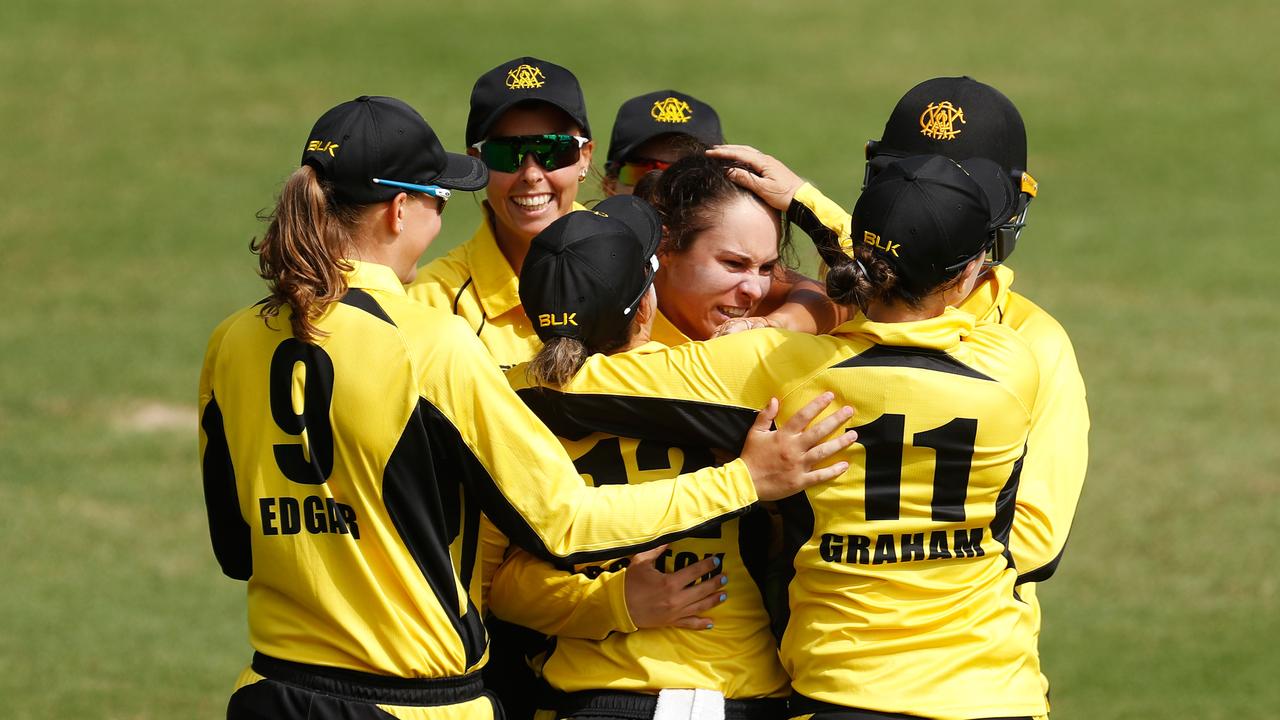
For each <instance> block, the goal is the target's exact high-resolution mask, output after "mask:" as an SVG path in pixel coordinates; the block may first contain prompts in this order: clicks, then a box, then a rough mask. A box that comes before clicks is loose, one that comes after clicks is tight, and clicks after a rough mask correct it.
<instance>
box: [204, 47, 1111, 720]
mask: <svg viewBox="0 0 1280 720" xmlns="http://www.w3.org/2000/svg"><path fill="white" fill-rule="evenodd" d="M466 145H467V153H466V154H454V153H448V152H445V150H444V148H443V146H442V145H441V143H440V141H439V139H438V138H437V137H436V134H435V133H434V131H433V130H432V129H431V127H430V125H428V123H427V122H426V121H425V120H424V119H423V118H422V116H421V115H419V114H418V112H417V111H416V110H414V109H413V108H411V107H410V106H408V105H407V104H405V103H404V102H402V101H400V100H397V99H394V98H388V97H380V96H372V97H371V96H362V97H360V98H357V99H355V100H352V101H349V102H345V103H342V104H340V105H338V106H336V107H334V108H332V109H330V110H329V111H328V112H326V113H325V114H324V115H323V116H322V117H321V118H320V119H319V120H318V121H317V122H316V124H315V126H314V127H313V128H312V130H311V132H310V133H309V135H308V136H307V138H306V141H305V143H304V144H303V152H302V160H301V163H300V166H299V167H298V169H297V170H295V171H294V172H293V174H292V175H291V176H290V177H289V179H288V180H287V181H286V182H285V185H284V187H283V189H282V190H281V193H280V196H279V198H278V200H277V203H276V206H275V209H274V211H273V213H272V214H271V216H270V219H269V226H268V228H267V230H266V232H265V233H264V235H263V236H262V237H261V238H260V239H258V240H256V241H255V242H254V244H253V246H252V247H253V250H254V252H255V253H256V254H257V255H258V256H259V265H260V274H261V275H262V277H263V278H264V279H265V280H266V281H267V284H268V286H269V289H270V295H269V296H268V298H267V299H265V300H263V301H261V302H259V303H257V304H256V305H253V306H251V307H247V308H245V309H243V310H241V311H239V312H237V313H235V314H233V315H231V316H230V317H228V318H227V319H226V320H224V321H223V322H222V323H221V324H220V325H219V326H218V327H217V329H216V330H215V331H214V333H213V336H212V338H211V339H210V342H209V346H208V350H207V352H206V355H205V361H204V368H203V371H202V373H201V379H200V453H201V463H202V470H203V476H204V490H205V498H206V505H207V509H208V517H209V526H210V534H211V537H212V541H213V548H214V553H215V556H216V557H217V560H218V562H219V563H220V565H221V566H222V569H223V571H224V572H225V573H226V574H227V575H228V576H230V577H232V578H236V579H240V580H245V581H247V588H248V610H249V611H248V618H249V631H250V641H251V644H252V645H253V648H254V655H253V660H252V663H251V664H250V666H249V667H247V668H246V669H245V670H244V671H243V672H242V673H241V675H240V677H239V679H238V680H237V682H236V685H235V689H234V692H233V693H232V696H231V700H230V703H229V705H228V710H227V715H228V717H229V718H268V717H270V718H276V717H280V718H294V717H297V718H379V717H383V718H385V717H396V718H403V719H406V720H407V719H412V718H431V719H432V720H439V719H452V718H459V719H461V718H502V717H506V718H511V719H512V720H530V718H534V717H537V718H538V719H539V720H551V719H553V718H619V719H624V720H647V719H648V718H655V719H656V720H676V719H679V720H695V719H696V720H724V719H726V718H727V719H728V720H773V719H779V720H780V719H783V718H807V717H809V716H814V717H816V718H819V720H863V719H866V720H877V719H879V720H884V719H891V718H936V719H938V720H977V719H983V718H990V719H995V718H1041V717H1046V716H1047V715H1048V713H1049V705H1048V681H1047V680H1046V679H1045V677H1044V675H1043V674H1042V673H1041V670H1040V662H1039V653H1038V650H1037V640H1038V636H1039V630H1040V623H1041V617H1040V607H1039V603H1038V601H1037V599H1036V592H1035V588H1036V584H1037V583H1039V582H1042V581H1044V580H1046V579H1048V578H1049V577H1050V576H1051V575H1052V574H1053V572H1054V569H1055V567H1056V566H1057V564H1058V561H1059V559H1060V556H1061V553H1062V550H1063V547H1064V546H1065V543H1066V536H1067V533H1068V531H1069V528H1070V524H1071V521H1072V518H1073V516H1074V512H1075V507H1076V503H1077V500H1078V497H1079V494H1080V490H1081V486H1082V484H1083V481H1084V475H1085V465H1086V459H1087V433H1088V426H1089V421H1088V412H1087V408H1086V404H1085V390H1084V384H1083V381H1082V379H1081V377H1080V373H1079V370H1078V368H1077V365H1076V360H1075V356H1074V351H1073V350H1072V347H1071V343H1070V341H1069V339H1068V338H1067V335H1066V333H1065V332H1064V331H1063V329H1062V327H1061V326H1060V325H1059V324H1058V323H1057V322H1056V321H1055V320H1054V319H1053V318H1052V317H1051V316H1050V315H1049V314H1048V313H1046V312H1045V311H1044V310H1042V309H1040V308H1039V307H1037V306H1036V305H1035V304H1033V303H1032V302H1030V301H1029V300H1027V299H1026V298H1025V297H1024V296H1022V295H1021V294H1019V293H1017V292H1014V291H1013V289H1012V288H1011V285H1012V283H1013V272H1012V270H1010V269H1009V267H1008V265H1007V264H1006V263H1005V261H1006V260H1007V259H1008V257H1009V255H1010V254H1011V253H1012V252H1013V250H1014V248H1015V246H1016V242H1017V240H1018V239H1019V237H1020V235H1021V233H1022V231H1023V227H1024V225H1025V222H1026V217H1027V209H1028V206H1029V204H1030V202H1031V201H1032V200H1033V199H1034V198H1035V196H1036V194H1037V192H1038V185H1037V183H1036V181H1035V180H1034V179H1033V178H1032V176H1031V175H1030V174H1029V173H1028V172H1027V167H1026V165H1027V163H1026V157H1027V146H1026V131H1025V129H1024V127H1023V122H1022V118H1021V116H1020V115H1019V114H1018V111H1017V109H1016V108H1015V107H1014V106H1013V104H1012V103H1011V102H1010V101H1009V100H1008V98H1006V97H1005V96H1004V95H1003V94H1001V93H1000V92H999V91H997V90H995V89H994V88H992V87H990V86H988V85H985V84H982V83H979V82H977V81H974V80H972V79H970V78H935V79H932V80H927V81H925V82H923V83H920V84H919V85H917V86H915V87H914V88H912V89H911V90H910V91H908V92H907V94H906V95H905V96H903V98H902V99H901V100H900V101H899V102H898V104H897V106H896V107H895V108H893V110H892V112H891V113H890V115H889V119H888V121H887V123H886V124H885V127H884V131H883V133H882V135H881V137H880V139H879V140H872V141H870V142H868V143H867V145H866V158H865V160H866V162H865V165H861V164H860V165H859V166H858V167H856V168H851V169H850V175H851V176H852V177H856V175H857V173H861V174H862V177H863V182H862V185H863V189H862V193H861V195H860V196H859V198H858V199H857V202H856V204H855V206H854V207H853V209H852V212H848V211H846V210H845V209H844V208H842V207H841V206H840V205H839V204H837V203H835V202H833V201H832V200H830V199H828V198H827V197H825V196H824V195H822V194H821V193H820V192H819V191H818V189H817V188H815V187H814V186H813V185H811V184H809V183H807V182H805V181H804V180H802V179H801V178H800V176H799V175H797V174H796V173H795V172H793V171H792V170H791V169H790V168H789V167H787V165H785V164H784V163H783V162H782V161H780V160H778V159H776V158H774V157H772V156H769V155H766V154H764V153H762V152H760V151H758V150H755V149H754V148H751V147H747V146H743V145H729V144H725V137H724V135H723V131H722V128H721V123H720V117H719V116H718V115H717V113H716V111H715V110H714V109H713V108H712V107H711V106H709V105H708V104H706V103H704V102H702V101H700V100H698V99H696V98H694V97H692V96H689V95H687V94H685V93H682V92H678V91H675V90H663V91H658V92H654V93H649V94H646V95H642V96H639V97H636V98H633V99H631V100H628V101H627V102H626V103H624V104H623V105H622V106H621V108H619V110H618V113H617V118H616V120H615V122H614V126H613V132H612V135H611V137H610V141H609V145H608V148H607V151H606V155H607V158H606V163H605V165H604V166H605V173H604V175H603V178H601V179H600V180H599V183H600V189H601V190H602V191H603V193H604V195H605V196H606V198H605V199H604V200H602V201H600V202H598V203H595V204H594V205H593V206H592V207H591V208H589V209H588V208H587V207H585V206H583V205H581V204H579V203H578V201H577V197H578V191H579V189H580V188H581V187H583V186H584V185H585V184H586V183H587V182H588V180H589V179H591V181H592V182H594V181H595V179H594V178H592V155H593V153H594V150H595V142H594V139H593V135H592V133H591V126H590V123H589V121H588V116H587V108H586V103H585V100H584V96H583V92H582V89H581V88H580V86H579V84H578V81H577V78H576V77H575V76H574V75H573V73H571V72H570V71H569V70H567V69H565V68H563V67H560V66H558V65H555V64H553V63H550V62H547V61H544V60H540V59H538V58H532V57H523V58H517V59H515V60H512V61H510V62H507V63H503V64H501V65H498V66H497V67H495V68H493V69H492V70H490V71H488V72H486V73H484V74H483V75H481V76H480V78H479V79H478V80H477V81H476V83H475V86H474V89H473V91H472V95H471V100H470V113H469V115H468V119H467V127H466ZM481 190H483V191H484V193H485V194H484V198H485V199H484V201H483V203H482V206H483V209H484V216H483V219H482V222H481V225H480V227H479V228H478V229H477V230H476V232H475V234H474V235H473V236H472V238H471V239H470V240H469V241H468V242H466V243H464V244H463V245H461V246H459V247H458V248H456V249H455V250H453V251H452V252H450V253H449V254H448V255H446V256H444V257H442V258H440V259H437V260H435V261H433V262H430V263H428V264H427V265H425V266H424V267H422V268H421V269H419V268H418V262H419V261H420V258H421V256H422V254H423V253H424V252H425V250H426V249H427V247H428V245H429V244H430V243H431V242H432V240H434V239H435V237H436V236H437V235H438V233H439V231H440V228H441V222H442V218H443V213H444V209H445V206H446V203H447V201H448V200H449V199H450V198H451V196H452V194H453V193H455V192H476V191H481ZM793 230H798V231H800V232H802V233H803V234H804V235H805V236H807V238H808V239H809V240H810V241H812V242H813V244H814V246H815V248H816V249H817V251H818V253H819V255H820V257H821V259H822V263H823V277H822V279H821V280H815V279H812V278H808V277H805V276H804V275H802V274H801V273H799V272H797V271H796V270H794V269H792V268H790V267H788V265H789V259H790V258H791V256H792V247H791V244H792V242H793V241H794V238H793V236H792V235H793ZM796 237H799V234H798V233H797V234H796Z"/></svg>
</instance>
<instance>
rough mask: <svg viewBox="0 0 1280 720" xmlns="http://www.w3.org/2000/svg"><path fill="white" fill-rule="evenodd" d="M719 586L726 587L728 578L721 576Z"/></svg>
mask: <svg viewBox="0 0 1280 720" xmlns="http://www.w3.org/2000/svg"><path fill="white" fill-rule="evenodd" d="M720 584H721V585H728V584H729V576H728V575H721V576H720Z"/></svg>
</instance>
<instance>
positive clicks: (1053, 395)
mask: <svg viewBox="0 0 1280 720" xmlns="http://www.w3.org/2000/svg"><path fill="white" fill-rule="evenodd" d="M711 153H712V154H714V155H717V156H720V157H725V158H727V159H733V160H736V161H738V162H741V163H744V164H746V165H748V166H750V167H751V168H752V169H753V170H754V173H741V174H735V179H737V180H738V181H739V182H742V184H743V185H744V186H746V187H750V188H752V189H753V190H755V191H756V192H757V193H759V195H760V196H761V197H762V198H764V199H765V200H767V201H768V202H769V203H770V205H772V206H774V207H775V208H779V209H781V208H789V209H788V216H789V217H790V218H791V219H792V220H793V221H794V222H796V223H797V224H799V225H801V226H802V227H804V228H806V229H807V230H808V231H809V232H810V233H811V234H812V233H813V232H830V233H834V234H836V235H837V236H847V235H848V233H849V227H850V222H851V218H850V216H849V214H848V213H847V212H845V211H844V210H843V209H842V208H841V207H840V206H839V205H837V204H836V203H834V202H832V201H830V200H828V199H827V198H826V197H824V196H823V195H822V194H821V193H820V192H818V190H817V189H816V188H814V187H813V186H812V185H809V184H807V183H804V181H803V180H801V179H800V178H799V177H798V176H796V175H795V173H793V172H791V171H790V170H788V169H787V168H786V166H785V165H783V164H782V163H780V162H778V161H777V160H775V159H774V158H771V157H769V156H766V155H764V154H763V153H760V152H758V151H756V150H754V149H751V148H747V147H742V146H731V147H725V148H717V149H715V150H712V151H711ZM917 153H938V154H941V155H946V156H947V157H950V158H952V159H953V160H959V161H963V160H964V159H966V158H970V157H985V158H990V159H992V160H994V161H995V162H997V163H998V164H999V165H1000V166H1001V167H1003V168H1004V169H1005V170H1006V171H1007V172H1008V174H1009V177H1010V179H1011V180H1012V181H1013V184H1014V188H1015V189H1016V190H1017V191H1018V195H1019V197H1018V205H1017V207H1016V208H1015V210H1014V213H1013V215H1012V216H1011V218H1010V219H1009V221H1008V222H1007V223H1005V225H1004V226H1002V227H1001V228H1000V229H999V230H998V231H997V233H996V242H995V245H994V246H993V247H992V252H991V257H990V259H989V263H988V264H989V265H990V266H991V267H989V268H988V269H987V270H986V272H984V273H983V275H982V277H981V278H980V279H979V281H978V284H977V286H976V287H975V288H974V290H973V292H972V293H970V294H969V297H967V298H965V299H964V300H963V302H962V303H961V304H960V305H959V308H960V309H961V310H964V311H965V312H968V313H971V314H973V315H974V316H975V317H976V318H977V319H978V322H980V323H987V322H992V323H999V324H1002V325H1005V326H1007V327H1010V328H1012V329H1013V330H1015V331H1017V333H1018V334H1019V335H1021V336H1022V337H1023V339H1025V340H1026V341H1027V342H1028V343H1029V344H1030V345H1031V350H1032V352H1034V353H1035V356H1036V362H1037V364H1038V365H1039V366H1040V387H1039V388H1038V389H1037V391H1036V404H1035V406H1034V407H1033V408H1032V418H1031V436H1030V441H1029V443H1028V447H1027V457H1026V459H1025V461H1024V462H1023V472H1022V483H1021V485H1020V488H1019V491H1018V501H1017V505H1016V510H1015V512H1014V522H1013V530H1012V534H1011V538H1010V541H1009V550H1010V553H1011V554H1012V556H1013V558H1014V561H1015V563H1016V565H1017V568H1018V582H1019V586H1018V593H1019V595H1020V596H1021V597H1022V599H1023V600H1025V601H1026V602H1027V604H1028V605H1029V606H1030V607H1031V609H1032V612H1033V614H1034V616H1035V627H1036V633H1037V635H1038V634H1039V628H1040V604H1039V601H1038V599H1037V593H1036V587H1035V585H1036V583H1037V582H1039V581H1043V580H1047V579H1048V578H1049V577H1050V576H1051V575H1053V572H1054V570H1055V569H1056V568H1057V566H1058V562H1059V560H1060V559H1061V557H1062V553H1063V549H1064V547H1065V546H1066V542H1067V535H1068V533H1069V531H1070V530H1071V522H1072V520H1073V519H1074V517H1075V511H1076V505H1077V503H1078V501H1079V499H1080V492H1081V489H1082V488H1083V486H1084V478H1085V470H1086V467H1087V465H1088V457H1089V409H1088V404H1087V402H1086V400H1085V386H1084V380H1083V379H1082V378H1081V376H1080V368H1079V365H1078V364H1077V362H1076V356H1075V350H1074V349H1073V348H1072V345H1071V339H1070V338H1069V337H1068V336H1067V333H1066V331H1065V330H1064V329H1063V328H1062V325H1061V324H1059V323H1058V321H1057V320H1055V319H1054V318H1053V316H1051V315H1050V314H1049V313H1047V312H1045V311H1044V310H1043V309H1042V308H1040V307H1039V306H1038V305H1036V304H1035V303H1033V302H1032V301H1031V300H1028V299H1027V298H1026V297H1025V296H1024V295H1021V294H1019V293H1017V292H1014V291H1013V289H1012V285H1013V279H1014V272H1013V270H1012V268H1010V267H1009V266H1008V265H1007V264H1005V261H1006V260H1007V259H1008V258H1009V255H1010V254H1011V253H1012V252H1013V250H1014V247H1015V244H1016V242H1017V240H1018V238H1019V236H1020V235H1021V232H1022V229H1023V227H1024V225H1025V224H1026V217H1027V208H1028V206H1029V205H1030V203H1031V201H1032V200H1033V199H1034V198H1035V197H1036V195H1037V191H1038V189H1039V188H1038V185H1037V183H1036V181H1035V179H1033V178H1032V177H1031V175H1030V174H1029V173H1028V172H1027V170H1026V168H1027V133H1026V128H1025V126H1024V124H1023V121H1022V115H1021V114H1020V113H1019V112H1018V109H1017V108H1016V107H1015V106H1014V105H1013V103H1012V102H1011V101H1010V100H1009V98H1007V97H1005V96H1004V94H1003V93H1001V92H1000V91H999V90H996V89H995V88H993V87H991V86H990V85H986V84H984V83H981V82H978V81H976V80H973V79H972V78H967V77H942V78H933V79H931V80H926V81H924V82H922V83H920V84H919V85H917V86H915V87H914V88H912V89H911V90H909V91H908V92H907V94H906V95H904V96H903V97H902V99H901V100H899V101H898V104H897V106H896V107H894V109H893V112H892V113H891V114H890V116H889V119H888V121H887V122H886V123H885V127H884V133H883V135H882V136H881V139H880V140H872V141H870V142H868V143H867V167H866V173H865V176H864V177H865V178H866V179H868V180H869V179H870V178H872V177H874V176H875V175H876V173H878V172H879V171H880V170H881V169H882V168H883V167H884V166H885V165H887V164H888V163H890V162H893V161H894V159H895V158H900V157H904V156H907V155H912V154H917ZM864 184H865V181H864ZM1042 681H1043V683H1044V687H1045V692H1046V694H1047V693H1048V687H1049V684H1048V679H1047V678H1042Z"/></svg>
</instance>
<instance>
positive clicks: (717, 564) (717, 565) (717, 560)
mask: <svg viewBox="0 0 1280 720" xmlns="http://www.w3.org/2000/svg"><path fill="white" fill-rule="evenodd" d="M711 559H712V560H715V561H716V567H720V556H719V555H717V556H715V557H713V558H711Z"/></svg>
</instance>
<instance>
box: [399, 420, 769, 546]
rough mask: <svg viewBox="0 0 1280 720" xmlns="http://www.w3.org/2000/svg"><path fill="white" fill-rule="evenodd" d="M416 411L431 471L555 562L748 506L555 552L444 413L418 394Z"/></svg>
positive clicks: (671, 536) (660, 540)
mask: <svg viewBox="0 0 1280 720" xmlns="http://www.w3.org/2000/svg"><path fill="white" fill-rule="evenodd" d="M418 410H419V413H420V414H421V417H422V421H423V423H424V424H425V426H426V434H427V435H428V437H429V438H430V441H429V442H430V444H431V452H432V461H433V462H434V463H435V467H436V469H437V471H439V472H437V473H436V474H437V475H438V476H440V477H457V478H458V479H459V480H460V481H461V482H462V484H463V486H464V487H465V488H466V489H467V491H468V493H469V496H471V497H478V498H479V500H480V506H481V509H483V510H484V512H485V513H486V514H487V515H488V516H489V519H490V520H492V521H493V522H494V524H495V525H497V526H498V529H499V530H501V531H502V532H503V533H504V534H505V535H506V536H507V537H508V538H510V539H511V541H512V542H515V543H517V544H518V545H520V546H521V547H523V548H524V549H526V550H528V551H529V552H531V553H533V554H534V555H537V556H538V557H541V558H543V559H545V560H549V561H551V562H552V563H555V564H556V565H557V566H560V567H562V566H564V565H565V564H576V563H585V562H599V561H602V560H611V559H613V558H617V557H622V556H624V555H631V554H634V553H637V552H642V551H644V550H649V549H651V548H655V547H657V546H659V545H662V544H664V543H669V542H671V541H673V540H678V539H680V538H683V537H689V536H690V535H694V534H696V533H698V532H705V531H706V530H708V529H710V528H713V527H715V526H716V525H718V524H720V523H722V522H724V521H725V520H728V519H730V518H733V517H736V516H738V515H740V514H741V513H743V512H746V511H747V509H748V508H740V509H738V510H735V511H733V512H730V513H726V514H724V515H721V516H719V517H716V518H713V519H711V520H708V521H706V522H704V523H701V524H699V525H697V526H695V527H690V528H687V529H685V530H682V531H677V532H673V533H668V534H666V535H663V536H661V537H657V538H654V539H653V540H649V541H647V542H643V543H636V544H633V545H619V546H618V547H614V548H609V549H606V550H591V551H584V552H576V553H569V554H568V555H565V556H563V557H560V556H557V555H555V554H554V553H552V552H551V550H550V549H548V548H547V546H546V544H545V543H543V542H542V538H540V537H538V534H537V533H536V532H534V530H533V528H532V527H531V526H530V525H529V522H528V521H527V520H525V519H524V517H523V516H522V515H521V514H520V511H519V510H517V509H516V508H515V506H513V505H512V504H511V503H510V502H509V501H508V500H507V498H506V496H505V495H503V494H502V491H501V490H500V489H499V488H498V484H497V482H496V481H495V480H494V478H493V476H491V475H490V474H489V471H488V470H486V469H485V467H484V465H483V464H482V463H481V462H480V460H479V459H478V458H476V456H475V454H474V453H472V452H471V448H470V447H468V446H467V444H466V441H464V440H463V439H462V434H461V433H460V432H458V429H457V428H456V427H455V426H454V424H453V423H452V422H451V421H450V420H449V418H448V417H446V416H445V414H444V413H442V412H440V410H439V409H438V408H436V407H435V406H434V405H432V404H431V403H429V402H428V401H426V400H425V399H419V402H418ZM753 418H754V414H753ZM513 432H518V429H513ZM739 442H741V441H739ZM573 479H574V481H575V482H582V479H581V477H579V476H578V475H577V474H576V473H575V474H574V475H573ZM532 480H533V481H535V482H536V481H537V480H539V478H533V479H532ZM591 492H594V491H591Z"/></svg>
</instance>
